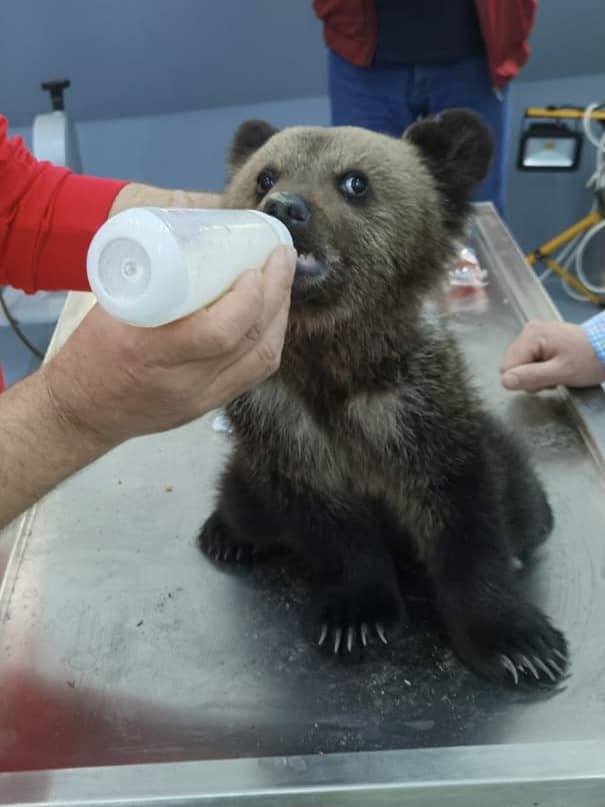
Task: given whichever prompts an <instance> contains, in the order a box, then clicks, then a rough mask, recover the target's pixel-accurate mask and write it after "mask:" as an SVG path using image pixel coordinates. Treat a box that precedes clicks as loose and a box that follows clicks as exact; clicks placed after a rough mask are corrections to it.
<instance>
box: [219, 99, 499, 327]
mask: <svg viewBox="0 0 605 807" xmlns="http://www.w3.org/2000/svg"><path fill="white" fill-rule="evenodd" d="M491 154H492V141H491V137H490V134H489V132H488V130H487V128H486V127H485V125H484V124H483V123H482V122H481V121H480V119H479V118H478V117H477V116H476V115H475V114H473V113H472V112H469V111H467V110H449V111H447V112H444V113H442V114H441V115H440V116H437V117H435V118H429V119H426V120H423V121H420V122H418V123H415V124H413V125H412V126H411V127H410V128H409V129H407V131H406V132H405V133H404V135H403V137H402V138H401V139H397V138H392V137H387V136H385V135H381V134H376V133H374V132H370V131H367V130H365V129H358V128H354V127H338V128H324V127H294V128H289V129H283V130H281V131H280V130H277V129H275V128H274V127H272V126H271V125H270V124H268V123H266V122H264V121H257V120H251V121H246V122H245V123H243V124H242V125H241V126H240V127H239V129H238V131H237V133H236V135H235V138H234V140H233V143H232V146H231V152H230V157H229V169H230V176H229V182H228V184H227V187H226V189H225V196H224V203H223V204H224V206H225V207H227V208H257V209H259V210H262V211H264V212H265V213H268V214H270V215H272V216H276V217H277V218H278V219H280V220H281V221H282V222H283V223H284V224H285V225H286V226H287V227H288V229H289V230H290V233H291V234H292V239H293V241H294V245H295V247H296V249H297V251H298V255H299V258H298V261H297V271H296V276H295V281H294V287H293V295H292V300H293V307H292V311H293V313H294V312H296V311H298V312H301V311H302V312H305V313H306V315H308V314H310V313H312V312H316V313H318V314H319V313H321V312H323V313H328V312H329V316H330V319H332V320H334V319H335V318H336V319H337V318H338V316H339V315H340V316H347V315H349V316H352V315H355V314H359V313H361V312H362V311H363V310H364V309H366V308H367V307H368V306H370V307H372V308H374V309H375V308H376V307H377V306H380V307H381V310H383V311H385V310H387V309H388V307H389V306H392V305H396V306H400V305H405V304H408V305H409V304H414V303H416V302H418V301H419V300H420V299H421V298H422V295H423V294H424V293H425V292H426V291H427V290H429V289H431V288H432V287H434V285H435V283H436V281H437V280H438V278H439V277H440V275H441V272H442V271H443V267H444V264H445V261H446V260H447V258H448V257H449V255H450V251H451V248H452V243H453V239H454V237H455V236H457V235H459V234H460V232H461V231H462V228H463V226H464V221H465V217H466V214H467V212H468V201H469V197H470V194H471V191H472V190H473V188H474V187H475V186H476V185H477V184H478V183H479V182H480V181H481V180H482V179H483V177H484V176H485V174H486V172H487V170H488V167H489V163H490V159H491Z"/></svg>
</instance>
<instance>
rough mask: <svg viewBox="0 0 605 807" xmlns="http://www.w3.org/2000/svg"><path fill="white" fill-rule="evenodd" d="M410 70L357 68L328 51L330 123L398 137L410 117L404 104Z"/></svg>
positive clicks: (373, 67)
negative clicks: (359, 127) (358, 127)
mask: <svg viewBox="0 0 605 807" xmlns="http://www.w3.org/2000/svg"><path fill="white" fill-rule="evenodd" d="M410 78H411V70H410V69H409V68H405V67H401V68H398V67H381V66H375V65H374V66H372V67H357V66H356V65H353V64H350V63H349V62H347V61H345V59H342V58H341V57H340V56H338V55H336V54H335V53H333V52H332V51H330V50H329V51H328V86H329V92H330V106H331V112H332V126H361V127H362V128H364V129H371V130H372V131H373V132H381V133H382V134H387V135H391V136H393V137H401V135H402V133H403V130H404V129H405V128H406V127H407V126H409V124H410V123H411V122H412V120H413V117H414V116H413V114H412V112H411V110H410V108H409V106H408V103H407V95H408V87H409V84H410Z"/></svg>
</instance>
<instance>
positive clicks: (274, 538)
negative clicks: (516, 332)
mask: <svg viewBox="0 0 605 807" xmlns="http://www.w3.org/2000/svg"><path fill="white" fill-rule="evenodd" d="M490 148H491V146H490V139H489V135H488V133H487V131H486V129H485V127H483V125H482V124H480V122H479V121H478V120H477V119H476V118H475V117H474V116H472V115H471V114H470V113H465V112H460V111H453V112H448V113H445V114H444V115H443V116H442V117H441V119H439V120H430V121H423V122H422V123H419V124H416V125H415V126H413V127H411V129H410V130H408V132H407V133H406V135H405V136H404V138H403V139H402V140H394V139H392V138H388V137H385V136H382V135H378V134H375V133H371V132H367V131H364V130H361V129H353V128H339V129H322V128H293V129H289V130H285V131H283V132H276V130H274V129H273V128H272V127H270V126H269V125H267V124H262V125H261V124H259V123H258V122H252V123H248V124H244V125H243V126H242V127H241V128H240V130H239V132H238V134H237V135H236V137H235V140H234V145H233V149H232V158H231V179H230V182H229V185H228V187H227V189H226V192H225V197H224V203H225V206H227V207H236V208H242V207H258V208H260V209H268V210H269V209H272V207H271V205H272V202H273V201H274V200H275V199H282V200H283V199H286V198H291V199H292V200H294V201H293V204H295V205H302V207H301V208H300V209H301V210H304V211H306V212H307V213H308V216H307V215H306V214H305V216H304V217H302V218H301V217H299V218H298V219H292V220H288V222H287V223H288V226H290V229H291V231H292V234H293V238H294V243H295V246H296V247H297V249H298V251H299V253H301V254H305V253H312V254H313V255H314V256H315V257H316V258H317V260H318V262H319V265H320V266H321V267H322V271H321V272H320V273H319V274H317V275H315V276H309V274H307V273H305V272H304V271H299V272H297V276H296V279H295V283H294V288H293V295H292V308H291V315H290V321H289V325H288V332H287V336H286V343H285V347H284V353H283V359H282V365H281V368H280V370H279V371H278V373H277V374H276V375H275V376H274V377H272V378H271V379H269V380H268V381H266V382H265V383H264V384H261V385H259V386H258V387H257V388H256V389H254V390H252V391H251V392H249V393H247V394H245V395H242V396H241V397H240V398H239V399H237V400H236V401H234V402H233V403H232V404H231V405H230V407H229V409H228V412H229V416H230V418H231V421H232V423H233V427H234V440H235V450H234V454H233V456H232V459H231V461H230V464H229V467H228V469H227V471H226V473H225V477H224V479H223V482H222V485H221V497H220V499H219V506H218V510H217V512H216V513H215V514H214V515H213V517H212V518H211V519H210V520H209V522H208V523H207V524H206V526H205V527H204V530H203V531H202V535H201V543H202V547H203V548H204V549H205V550H206V551H208V552H209V553H210V554H214V555H216V554H217V553H218V554H220V553H221V552H225V553H230V552H231V551H233V552H240V553H241V552H243V553H244V554H246V555H247V554H249V552H250V551H252V550H253V549H254V550H256V549H266V548H268V547H269V546H271V545H273V544H281V545H285V546H288V547H289V548H290V549H292V550H293V551H295V552H297V553H299V554H300V555H301V557H302V558H303V560H304V563H305V564H306V565H307V566H308V568H309V571H310V573H311V575H312V576H313V578H314V580H315V586H316V588H315V594H314V598H315V602H314V604H313V609H312V610H313V611H314V613H315V619H316V622H317V626H318V627H317V630H321V631H322V634H321V635H323V626H325V625H327V626H328V629H329V631H331V634H330V635H331V636H332V637H333V638H334V644H335V647H336V650H337V651H338V650H339V648H340V636H341V633H342V631H343V630H346V631H352V632H355V633H356V632H357V631H358V630H361V628H360V625H362V624H365V623H367V622H371V621H373V620H376V622H377V623H378V624H380V625H382V623H388V622H394V621H396V619H397V618H398V616H399V615H400V613H401V600H400V594H399V591H398V586H397V583H396V581H395V578H396V573H397V571H398V561H397V557H398V551H399V549H401V547H402V546H404V545H406V546H408V547H409V548H412V549H413V550H414V552H415V554H416V556H417V557H418V558H419V559H420V560H421V561H422V563H423V565H424V566H425V568H426V571H427V573H428V576H429V578H430V580H431V583H432V584H433V586H434V588H435V591H436V596H437V602H438V607H439V609H440V611H441V614H442V616H443V618H444V621H445V623H446V626H447V627H448V629H449V632H450V636H451V638H452V641H453V643H454V646H455V647H456V649H457V651H458V652H459V653H460V655H461V656H462V657H463V658H465V660H466V661H467V662H468V663H469V664H470V665H471V666H472V667H473V668H474V669H476V670H477V671H478V672H481V673H482V674H484V675H487V676H489V677H492V678H498V679H503V678H505V677H506V675H507V672H506V666H505V667H504V668H503V665H502V662H501V659H502V657H503V656H506V657H507V658H509V659H511V658H512V659H513V663H515V664H516V663H517V656H518V653H519V652H520V651H519V650H518V647H520V646H523V647H524V648H526V649H525V651H524V653H534V654H543V653H544V650H543V649H542V650H540V649H539V648H543V647H544V646H546V647H550V648H551V649H553V650H554V651H557V652H558V653H560V654H561V656H564V655H565V641H564V639H563V637H562V636H561V634H560V633H559V632H558V631H556V630H555V629H554V628H552V626H550V624H549V622H548V620H547V619H546V618H545V617H544V616H543V615H542V614H541V613H540V612H539V611H538V610H537V609H535V608H534V607H533V606H531V605H530V604H529V603H527V602H526V601H525V600H524V598H523V597H522V595H521V593H520V591H519V582H518V580H517V579H516V578H515V577H514V576H513V573H512V571H511V565H512V557H513V554H514V553H515V552H518V551H521V552H523V551H526V550H528V549H529V548H531V547H532V546H534V545H536V544H537V543H539V541H541V540H543V538H544V537H545V536H546V534H547V533H548V530H549V529H550V525H551V514H550V509H549V507H548V503H547V501H546V498H545V496H544V493H543V491H542V489H541V487H540V485H539V483H538V481H537V479H536V478H535V476H534V474H533V471H532V470H531V468H530V466H529V464H528V462H527V460H526V458H525V457H524V455H523V453H522V451H521V450H520V448H519V446H517V445H516V444H515V443H514V441H512V440H511V439H510V438H509V437H508V436H507V435H506V434H505V433H504V432H503V430H502V427H501V426H500V425H499V424H496V423H495V422H494V421H493V420H492V418H490V417H489V415H488V414H487V413H486V412H485V411H484V409H483V408H482V405H481V403H480V401H479V399H478V397H477V395H476V393H475V392H474V391H473V389H472V387H471V386H470V385H469V383H468V381H467V378H466V370H465V368H464V364H463V361H462V359H461V357H460V354H459V351H458V349H457V347H456V345H455V343H454V340H453V338H452V336H451V334H450V333H449V332H448V331H447V329H446V328H445V327H444V326H443V324H442V323H441V321H439V320H434V319H432V318H431V316H430V308H429V305H428V302H427V300H428V297H429V296H430V293H431V292H432V291H433V290H434V289H435V287H436V286H437V284H438V283H439V281H440V279H441V278H442V277H443V273H444V271H445V268H444V267H445V266H446V263H447V261H448V259H449V258H450V257H451V255H452V249H453V241H452V239H453V236H455V235H458V234H460V233H461V231H462V228H463V226H464V221H465V214H466V212H467V200H468V196H469V193H470V191H471V189H472V187H473V186H474V185H475V184H476V183H477V182H478V181H480V179H481V178H482V176H483V175H484V174H485V172H486V170H487V167H488V164H489V159H490ZM351 172H356V173H358V174H363V175H364V176H365V177H366V178H367V182H368V190H367V194H366V195H365V196H364V197H363V198H354V199H351V198H348V197H346V196H345V195H344V194H343V189H342V181H343V177H345V176H347V175H349V174H350V173H351ZM267 173H269V174H270V175H271V178H272V180H273V181H274V184H273V187H272V188H271V189H270V190H269V191H267V192H264V191H263V190H262V188H261V189H259V188H258V187H257V180H258V178H259V177H262V176H263V175H264V174H267ZM288 194H289V196H288ZM299 212H300V211H299ZM303 219H304V220H303ZM217 547H218V549H217ZM399 571H400V570H399ZM347 635H349V634H348V633H347ZM351 635H352V634H351ZM515 654H517V655H515ZM527 680H529V676H528V677H527ZM532 680H533V679H532Z"/></svg>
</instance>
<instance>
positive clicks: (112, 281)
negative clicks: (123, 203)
mask: <svg viewBox="0 0 605 807" xmlns="http://www.w3.org/2000/svg"><path fill="white" fill-rule="evenodd" d="M280 244H287V245H289V246H292V238H291V236H290V233H289V231H288V229H287V227H286V226H285V225H284V224H282V222H281V221H279V220H278V219H276V218H274V217H272V216H268V215H266V214H265V213H261V212H260V211H258V210H202V209H196V210H193V209H164V208H151V207H138V208H131V209H130V210H125V211H123V212H122V213H119V214H118V215H117V216H114V217H113V218H111V219H109V220H108V221H107V222H105V224H103V226H102V227H101V228H100V229H99V230H98V232H97V233H96V235H95V236H94V238H93V239H92V241H91V243H90V247H89V249H88V257H87V264H86V265H87V272H88V279H89V282H90V286H91V289H92V291H93V293H94V295H95V296H96V298H97V300H98V302H99V304H100V305H101V306H102V307H103V308H104V309H105V310H106V311H107V312H108V313H109V314H111V315H112V316H114V317H116V318H117V319H120V320H122V321H123V322H127V323H129V324H130V325H138V326H140V327H155V326H158V325H163V324H165V323H167V322H173V321H174V320H177V319H180V318H181V317H185V316H187V315H188V314H191V313H193V312H194V311H196V310H198V309H200V308H204V307H206V306H208V305H210V304H211V303H212V302H214V301H215V300H217V299H218V298H219V297H220V296H221V295H222V294H224V293H225V292H226V291H228V290H229V289H230V288H231V286H232V285H233V284H234V283H235V281H236V280H237V278H238V277H239V276H240V275H241V274H242V272H245V271H246V270H247V269H260V268H261V267H262V266H263V264H264V263H265V261H266V260H267V258H268V257H269V255H270V253H271V252H272V251H273V249H274V248H275V247H277V246H279V245H280Z"/></svg>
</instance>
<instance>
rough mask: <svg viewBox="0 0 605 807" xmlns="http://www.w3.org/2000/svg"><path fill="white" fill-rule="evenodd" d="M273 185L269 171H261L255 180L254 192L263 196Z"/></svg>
mask: <svg viewBox="0 0 605 807" xmlns="http://www.w3.org/2000/svg"><path fill="white" fill-rule="evenodd" d="M274 185H275V177H274V176H273V174H271V173H270V172H269V171H261V172H260V174H259V175H258V176H257V178H256V192H257V193H258V195H259V196H264V195H265V194H266V193H268V192H269V191H270V190H271V188H272V187H273V186H274Z"/></svg>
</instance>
